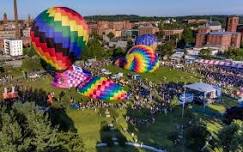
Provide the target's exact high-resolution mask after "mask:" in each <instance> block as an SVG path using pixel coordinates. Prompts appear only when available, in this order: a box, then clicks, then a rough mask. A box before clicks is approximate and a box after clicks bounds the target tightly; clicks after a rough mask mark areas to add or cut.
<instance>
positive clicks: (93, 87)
mask: <svg viewBox="0 0 243 152" xmlns="http://www.w3.org/2000/svg"><path fill="white" fill-rule="evenodd" d="M78 91H79V92H80V93H81V94H82V95H84V96H86V97H89V98H93V99H100V100H124V99H126V98H127V92H126V91H124V90H123V89H122V86H121V85H119V84H116V83H115V82H114V81H112V80H110V79H107V78H105V77H92V78H90V79H87V80H85V81H83V82H82V83H81V84H80V85H79V86H78Z"/></svg>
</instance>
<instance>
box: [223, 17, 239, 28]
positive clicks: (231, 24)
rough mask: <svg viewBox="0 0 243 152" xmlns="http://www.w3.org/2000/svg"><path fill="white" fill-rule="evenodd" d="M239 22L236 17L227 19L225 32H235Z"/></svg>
mask: <svg viewBox="0 0 243 152" xmlns="http://www.w3.org/2000/svg"><path fill="white" fill-rule="evenodd" d="M239 21H240V19H239V17H237V16H231V17H228V18H227V27H226V31H227V32H236V31H237V26H238V25H239Z"/></svg>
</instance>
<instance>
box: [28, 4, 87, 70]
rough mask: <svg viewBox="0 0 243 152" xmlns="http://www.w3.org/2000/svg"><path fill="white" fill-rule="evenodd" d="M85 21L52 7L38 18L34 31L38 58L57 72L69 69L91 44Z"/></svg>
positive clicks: (73, 12)
mask: <svg viewBox="0 0 243 152" xmlns="http://www.w3.org/2000/svg"><path fill="white" fill-rule="evenodd" d="M88 37H89V34H88V25H87V23H86V22H85V20H84V18H83V17H82V16H81V15H80V14H79V13H77V12H75V11H74V10H72V9H70V8H67V7H52V8H49V9H47V10H45V11H43V12H42V13H40V15H38V16H37V17H36V19H35V20H34V22H33V25H32V28H31V40H32V45H33V47H34V49H35V51H36V52H37V54H38V55H39V56H40V57H41V59H43V60H44V61H45V62H46V63H48V64H50V65H51V66H52V67H54V68H55V70H56V71H64V70H66V69H68V68H69V67H70V66H71V65H72V64H73V62H74V61H75V60H76V59H79V58H80V56H81V54H82V52H83V51H84V47H85V45H86V43H87V42H88Z"/></svg>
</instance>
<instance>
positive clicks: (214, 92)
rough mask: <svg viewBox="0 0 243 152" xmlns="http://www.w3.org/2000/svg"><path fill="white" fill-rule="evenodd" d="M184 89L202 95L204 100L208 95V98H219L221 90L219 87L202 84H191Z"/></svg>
mask: <svg viewBox="0 0 243 152" xmlns="http://www.w3.org/2000/svg"><path fill="white" fill-rule="evenodd" d="M184 88H185V89H188V90H191V91H194V92H200V93H202V94H203V97H204V98H207V95H208V94H210V98H217V97H220V96H221V89H220V88H219V87H217V86H214V85H210V84H207V83H202V82H199V83H193V84H189V85H185V86H184ZM187 92H188V91H187ZM194 96H195V93H194Z"/></svg>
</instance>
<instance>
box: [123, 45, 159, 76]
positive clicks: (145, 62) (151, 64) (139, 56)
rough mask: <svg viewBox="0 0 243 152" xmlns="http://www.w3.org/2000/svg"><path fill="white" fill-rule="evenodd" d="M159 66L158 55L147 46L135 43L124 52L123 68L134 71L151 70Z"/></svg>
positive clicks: (143, 71)
mask: <svg viewBox="0 0 243 152" xmlns="http://www.w3.org/2000/svg"><path fill="white" fill-rule="evenodd" d="M158 67H159V57H158V55H157V54H156V52H155V51H154V49H152V48H151V47H149V46H145V45H135V46H134V47H132V48H131V49H130V50H129V51H128V52H127V54H126V61H125V64H124V68H125V69H128V70H130V71H134V72H136V73H146V72H153V71H155V70H156V69H158Z"/></svg>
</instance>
